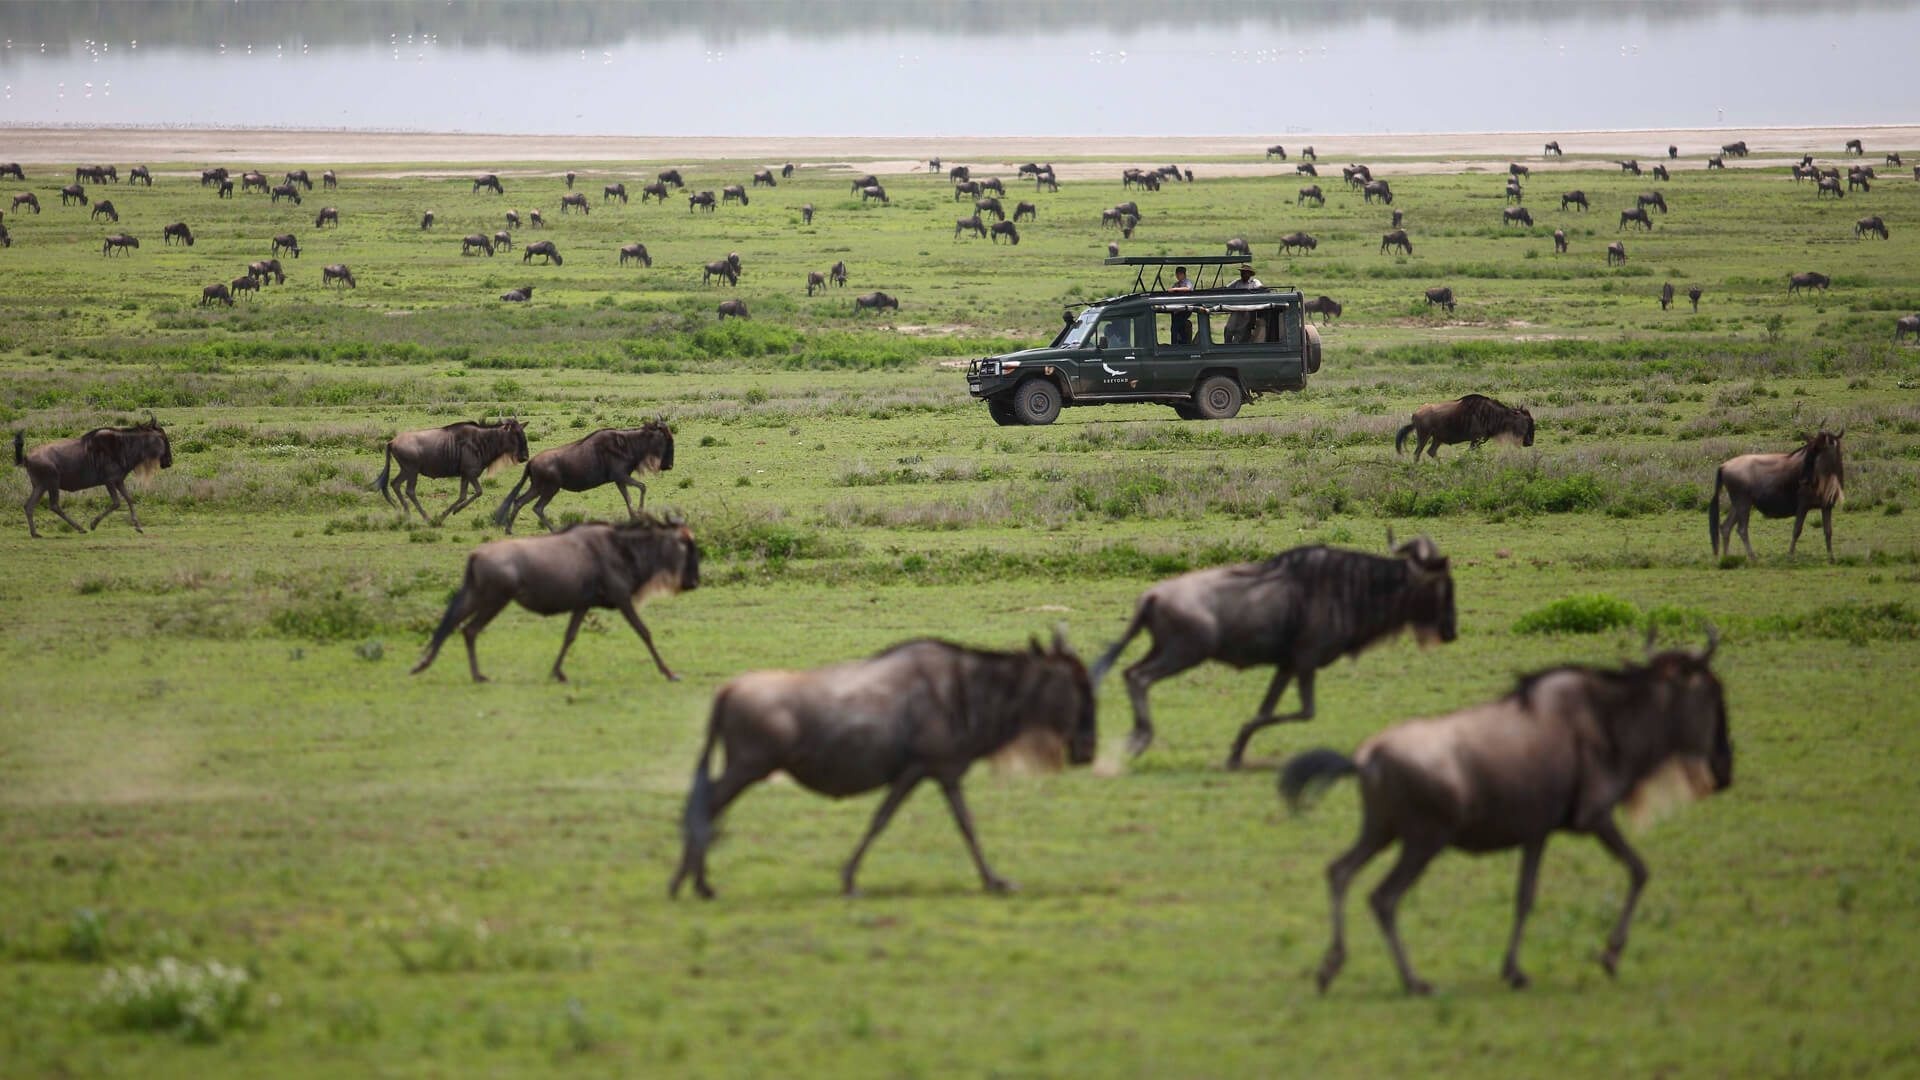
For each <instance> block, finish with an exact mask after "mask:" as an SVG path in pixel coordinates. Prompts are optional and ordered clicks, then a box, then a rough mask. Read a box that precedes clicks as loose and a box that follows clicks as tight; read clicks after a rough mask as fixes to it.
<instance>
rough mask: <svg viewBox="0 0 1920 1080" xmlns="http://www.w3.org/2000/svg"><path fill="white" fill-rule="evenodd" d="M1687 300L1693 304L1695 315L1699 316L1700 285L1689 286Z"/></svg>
mask: <svg viewBox="0 0 1920 1080" xmlns="http://www.w3.org/2000/svg"><path fill="white" fill-rule="evenodd" d="M1687 299H1688V300H1691V301H1692V302H1693V311H1694V314H1696V315H1697V314H1699V313H1700V286H1698V285H1693V286H1689V287H1688V289H1687Z"/></svg>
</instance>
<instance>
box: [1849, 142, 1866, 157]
mask: <svg viewBox="0 0 1920 1080" xmlns="http://www.w3.org/2000/svg"><path fill="white" fill-rule="evenodd" d="M1846 152H1847V153H1849V154H1864V153H1866V152H1867V149H1866V147H1864V146H1862V145H1860V140H1859V139H1848V140H1847V146H1846Z"/></svg>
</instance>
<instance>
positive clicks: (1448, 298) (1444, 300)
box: [1427, 285, 1453, 315]
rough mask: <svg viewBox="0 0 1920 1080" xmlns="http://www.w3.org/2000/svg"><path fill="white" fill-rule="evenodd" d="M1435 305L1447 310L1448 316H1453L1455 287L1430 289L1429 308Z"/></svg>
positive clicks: (1428, 296) (1428, 294)
mask: <svg viewBox="0 0 1920 1080" xmlns="http://www.w3.org/2000/svg"><path fill="white" fill-rule="evenodd" d="M1434 304H1439V305H1440V306H1441V307H1443V308H1446V309H1447V314H1449V315H1451V314H1453V286H1451V285H1440V286H1436V287H1434V288H1431V289H1428V290H1427V306H1429V307H1431V306H1433V305H1434Z"/></svg>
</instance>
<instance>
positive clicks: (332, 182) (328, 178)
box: [320, 169, 340, 191]
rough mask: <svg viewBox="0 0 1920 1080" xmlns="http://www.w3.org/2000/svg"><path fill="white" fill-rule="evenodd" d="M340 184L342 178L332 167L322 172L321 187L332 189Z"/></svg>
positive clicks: (326, 189) (327, 189)
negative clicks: (335, 173)
mask: <svg viewBox="0 0 1920 1080" xmlns="http://www.w3.org/2000/svg"><path fill="white" fill-rule="evenodd" d="M339 186H340V178H339V177H338V176H335V175H334V174H333V170H332V169H328V170H327V171H326V172H323V173H321V174H320V187H321V189H322V190H325V191H332V190H334V189H335V188H337V187H339Z"/></svg>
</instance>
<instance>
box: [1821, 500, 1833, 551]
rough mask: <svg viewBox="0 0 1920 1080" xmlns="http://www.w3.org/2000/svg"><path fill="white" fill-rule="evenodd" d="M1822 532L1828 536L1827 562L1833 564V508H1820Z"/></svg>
mask: <svg viewBox="0 0 1920 1080" xmlns="http://www.w3.org/2000/svg"><path fill="white" fill-rule="evenodd" d="M1820 531H1821V532H1823V533H1825V534H1826V536H1827V561H1828V562H1832V561H1833V508H1832V507H1831V506H1823V507H1821V508H1820Z"/></svg>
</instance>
